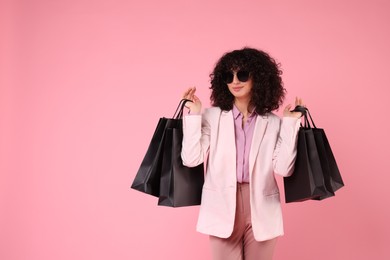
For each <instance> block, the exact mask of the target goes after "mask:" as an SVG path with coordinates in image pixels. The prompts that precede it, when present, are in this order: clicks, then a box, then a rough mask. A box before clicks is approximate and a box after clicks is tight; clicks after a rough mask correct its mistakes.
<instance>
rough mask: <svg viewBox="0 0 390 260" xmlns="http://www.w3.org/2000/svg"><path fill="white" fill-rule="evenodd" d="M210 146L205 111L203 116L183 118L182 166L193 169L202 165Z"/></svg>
mask: <svg viewBox="0 0 390 260" xmlns="http://www.w3.org/2000/svg"><path fill="white" fill-rule="evenodd" d="M209 146H210V124H209V121H208V117H207V111H206V112H205V113H204V114H203V115H187V116H185V117H184V118H183V143H182V150H181V158H182V160H183V164H184V165H185V166H188V167H195V166H197V165H199V164H201V163H203V161H204V158H205V156H206V154H207V152H208V149H209Z"/></svg>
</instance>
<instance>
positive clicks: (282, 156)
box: [272, 117, 300, 177]
mask: <svg viewBox="0 0 390 260" xmlns="http://www.w3.org/2000/svg"><path fill="white" fill-rule="evenodd" d="M299 123H300V120H299V119H297V118H293V117H283V119H282V121H281V125H280V132H279V136H278V140H277V142H276V146H275V149H274V153H273V157H272V163H273V167H274V171H275V173H276V174H279V175H281V176H283V177H287V176H290V175H291V174H292V173H293V171H294V163H295V159H296V155H297V141H298V131H299V126H300V124H299Z"/></svg>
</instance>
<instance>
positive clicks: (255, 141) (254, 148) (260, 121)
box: [249, 115, 268, 176]
mask: <svg viewBox="0 0 390 260" xmlns="http://www.w3.org/2000/svg"><path fill="white" fill-rule="evenodd" d="M267 124H268V116H267V115H265V116H257V119H256V124H255V129H254V131H253V137H252V143H251V149H250V152H249V176H252V171H253V166H254V165H255V160H256V157H257V154H258V153H259V150H260V149H259V148H260V144H261V141H262V140H263V137H264V134H265V130H266V129H267Z"/></svg>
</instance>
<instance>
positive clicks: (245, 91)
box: [227, 71, 253, 102]
mask: <svg viewBox="0 0 390 260" xmlns="http://www.w3.org/2000/svg"><path fill="white" fill-rule="evenodd" d="M237 72H238V71H233V75H234V76H233V81H232V82H230V83H227V86H228V88H229V91H230V93H232V95H233V96H234V98H235V99H236V100H237V99H240V100H248V102H249V100H250V99H251V91H252V86H253V82H252V78H251V77H249V78H248V79H247V80H246V81H244V80H243V81H240V79H239V77H237ZM238 73H239V72H238ZM239 76H240V75H239Z"/></svg>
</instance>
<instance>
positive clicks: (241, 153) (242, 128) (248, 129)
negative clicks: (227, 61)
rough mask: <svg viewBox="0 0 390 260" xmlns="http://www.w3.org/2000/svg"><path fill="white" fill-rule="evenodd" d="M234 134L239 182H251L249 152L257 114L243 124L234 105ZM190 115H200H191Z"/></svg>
mask: <svg viewBox="0 0 390 260" xmlns="http://www.w3.org/2000/svg"><path fill="white" fill-rule="evenodd" d="M232 112H233V120H234V133H235V139H236V140H235V141H236V172H237V182H239V183H243V182H249V152H250V149H251V143H252V137H253V132H254V129H255V124H256V119H257V114H256V112H252V113H251V114H249V115H248V118H247V120H246V122H245V124H244V125H243V124H242V118H243V115H242V114H241V112H240V111H239V110H238V108H237V107H236V106H235V105H233V111H232ZM189 115H199V114H196V113H195V114H194V113H191V112H190V113H189Z"/></svg>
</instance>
